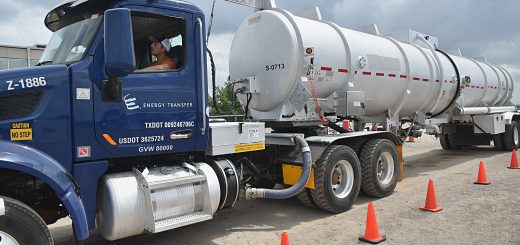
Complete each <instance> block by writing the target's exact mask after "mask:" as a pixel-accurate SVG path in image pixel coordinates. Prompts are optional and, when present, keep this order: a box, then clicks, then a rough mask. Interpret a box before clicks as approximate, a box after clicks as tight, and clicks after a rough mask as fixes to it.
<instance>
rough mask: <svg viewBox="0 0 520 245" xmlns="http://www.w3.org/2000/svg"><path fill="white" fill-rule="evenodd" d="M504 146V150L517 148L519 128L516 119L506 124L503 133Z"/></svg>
mask: <svg viewBox="0 0 520 245" xmlns="http://www.w3.org/2000/svg"><path fill="white" fill-rule="evenodd" d="M503 137H504V148H505V150H513V149H518V146H519V138H520V137H519V130H518V123H517V122H516V121H513V122H511V124H510V125H506V132H505V133H504V136H503Z"/></svg>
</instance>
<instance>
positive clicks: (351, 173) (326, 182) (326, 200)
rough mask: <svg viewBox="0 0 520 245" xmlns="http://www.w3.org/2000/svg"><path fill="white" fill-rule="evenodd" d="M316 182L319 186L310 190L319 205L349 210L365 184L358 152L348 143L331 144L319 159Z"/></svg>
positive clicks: (337, 211) (334, 211)
mask: <svg viewBox="0 0 520 245" xmlns="http://www.w3.org/2000/svg"><path fill="white" fill-rule="evenodd" d="M333 182H334V183H335V184H333ZM314 183H315V184H314V187H315V188H314V189H312V190H310V193H311V196H312V200H313V201H314V204H316V206H317V207H318V208H320V209H322V210H325V211H328V212H332V213H341V212H345V211H347V210H349V209H350V207H352V204H354V201H356V199H357V197H358V195H359V191H360V187H361V166H360V163H359V159H358V157H357V154H356V153H355V152H354V151H353V150H352V149H351V148H350V147H348V146H344V145H330V146H329V147H327V149H325V151H324V152H323V154H322V155H321V157H320V159H319V160H318V161H317V162H316V167H315V168H314Z"/></svg>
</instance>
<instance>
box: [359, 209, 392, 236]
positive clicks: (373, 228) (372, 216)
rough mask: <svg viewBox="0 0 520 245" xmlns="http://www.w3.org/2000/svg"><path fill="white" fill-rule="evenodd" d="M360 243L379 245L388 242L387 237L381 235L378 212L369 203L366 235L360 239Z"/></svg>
mask: <svg viewBox="0 0 520 245" xmlns="http://www.w3.org/2000/svg"><path fill="white" fill-rule="evenodd" d="M359 240H360V241H363V242H368V243H371V244H378V243H380V242H383V241H385V240H386V237H385V236H383V235H380V234H379V228H378V227H377V220H376V211H375V210H374V204H373V203H372V202H369V203H368V213H367V223H366V227H365V235H364V236H360V237H359Z"/></svg>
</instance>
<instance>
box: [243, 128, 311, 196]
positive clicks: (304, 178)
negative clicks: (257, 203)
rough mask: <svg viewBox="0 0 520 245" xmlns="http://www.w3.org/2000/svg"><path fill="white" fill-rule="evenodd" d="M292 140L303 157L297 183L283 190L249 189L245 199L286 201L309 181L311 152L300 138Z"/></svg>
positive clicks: (305, 142) (295, 137) (296, 137)
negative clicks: (298, 147) (301, 169)
mask: <svg viewBox="0 0 520 245" xmlns="http://www.w3.org/2000/svg"><path fill="white" fill-rule="evenodd" d="M294 140H295V141H296V143H297V144H298V145H299V146H300V148H301V150H302V157H303V171H302V174H301V176H300V179H299V180H298V182H297V183H296V184H295V185H293V186H291V187H289V188H287V189H283V190H272V189H257V188H249V189H247V190H246V198H270V199H286V198H290V197H292V196H294V195H296V194H298V193H299V192H300V191H301V190H302V189H303V188H305V185H306V184H307V182H308V181H309V178H310V176H311V166H312V158H311V150H310V148H309V144H307V141H306V140H305V139H304V138H303V137H301V136H294Z"/></svg>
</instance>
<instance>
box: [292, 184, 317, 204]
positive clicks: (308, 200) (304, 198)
mask: <svg viewBox="0 0 520 245" xmlns="http://www.w3.org/2000/svg"><path fill="white" fill-rule="evenodd" d="M296 198H297V199H298V201H300V203H301V204H303V206H306V207H309V208H316V204H314V201H313V200H312V196H311V192H310V190H309V189H307V188H303V190H302V191H301V192H300V193H298V194H297V195H296Z"/></svg>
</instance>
